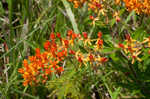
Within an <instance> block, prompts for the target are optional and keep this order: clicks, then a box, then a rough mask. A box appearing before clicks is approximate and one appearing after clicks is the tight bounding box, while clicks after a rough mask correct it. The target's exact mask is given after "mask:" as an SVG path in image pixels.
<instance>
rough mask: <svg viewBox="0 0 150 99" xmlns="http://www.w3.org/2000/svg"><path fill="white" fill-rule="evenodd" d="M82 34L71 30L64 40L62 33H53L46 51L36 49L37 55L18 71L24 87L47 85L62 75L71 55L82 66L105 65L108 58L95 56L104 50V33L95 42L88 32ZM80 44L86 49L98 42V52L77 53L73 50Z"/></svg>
mask: <svg viewBox="0 0 150 99" xmlns="http://www.w3.org/2000/svg"><path fill="white" fill-rule="evenodd" d="M82 34H83V35H80V34H75V33H74V32H73V31H72V30H69V31H68V32H67V36H66V38H62V37H61V34H60V33H57V34H54V33H51V34H50V40H48V41H46V42H45V43H44V49H45V51H44V52H41V51H40V49H39V48H36V50H35V55H34V56H29V57H28V59H24V61H23V67H22V68H19V69H18V72H19V73H21V74H22V76H23V78H24V82H23V85H24V86H27V85H28V84H30V85H32V84H37V83H45V82H46V81H47V80H48V79H49V78H50V76H51V75H52V74H56V75H60V74H61V73H62V72H63V71H64V68H63V66H62V65H63V63H64V61H65V59H67V58H66V57H68V56H70V55H71V56H72V57H73V59H76V60H77V61H78V62H79V64H80V66H81V65H83V63H84V64H85V65H86V64H87V62H98V63H100V64H103V63H105V62H106V61H107V60H108V59H107V58H105V57H100V55H94V52H95V51H97V50H100V49H102V48H103V40H102V39H101V37H102V33H101V32H99V33H98V39H95V40H91V39H89V38H88V34H87V33H86V32H83V33H82ZM75 42H76V43H75ZM79 42H82V43H84V47H85V49H86V48H87V47H88V45H91V42H96V45H95V46H94V47H95V48H96V49H97V50H94V49H95V48H94V49H93V52H92V51H90V53H87V54H83V53H81V51H80V49H79V48H78V49H77V51H75V50H73V48H75V47H77V44H78V43H79ZM92 53H93V54H92Z"/></svg>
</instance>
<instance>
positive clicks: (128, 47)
mask: <svg viewBox="0 0 150 99" xmlns="http://www.w3.org/2000/svg"><path fill="white" fill-rule="evenodd" d="M118 46H119V48H121V49H123V51H124V52H125V54H127V55H128V58H129V59H131V60H132V62H131V63H132V64H133V63H134V62H135V60H138V61H139V62H141V61H142V60H141V59H140V58H139V57H138V56H139V55H140V54H141V53H142V49H143V48H144V49H145V48H150V37H149V38H145V39H144V41H142V42H139V41H137V40H135V39H132V38H131V37H130V35H129V34H127V35H126V40H125V44H121V43H119V44H118Z"/></svg>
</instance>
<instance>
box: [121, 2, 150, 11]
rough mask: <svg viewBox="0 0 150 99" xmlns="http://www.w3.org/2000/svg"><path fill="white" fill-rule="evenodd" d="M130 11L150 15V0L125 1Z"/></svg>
mask: <svg viewBox="0 0 150 99" xmlns="http://www.w3.org/2000/svg"><path fill="white" fill-rule="evenodd" d="M123 1H124V2H125V5H126V8H127V10H128V11H132V10H134V11H135V12H136V13H138V14H140V13H145V14H150V0H123Z"/></svg>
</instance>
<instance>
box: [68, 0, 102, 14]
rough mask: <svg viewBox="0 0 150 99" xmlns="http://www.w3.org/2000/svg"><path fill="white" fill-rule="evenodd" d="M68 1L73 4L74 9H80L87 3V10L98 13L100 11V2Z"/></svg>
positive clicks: (92, 0)
mask: <svg viewBox="0 0 150 99" xmlns="http://www.w3.org/2000/svg"><path fill="white" fill-rule="evenodd" d="M68 1H69V2H73V4H74V7H75V8H78V7H82V5H83V4H84V3H85V2H87V3H88V9H89V10H93V11H95V12H98V11H99V10H100V9H102V4H101V3H100V1H101V0H68Z"/></svg>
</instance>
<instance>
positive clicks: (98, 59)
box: [75, 32, 108, 66]
mask: <svg viewBox="0 0 150 99" xmlns="http://www.w3.org/2000/svg"><path fill="white" fill-rule="evenodd" d="M82 34H83V38H81V39H80V40H83V43H84V48H85V49H86V50H87V51H88V52H89V53H87V54H85V53H82V52H81V51H80V50H79V51H77V52H76V54H75V57H76V59H77V60H78V62H79V63H80V66H82V65H83V64H84V65H85V66H87V63H88V62H90V64H91V65H102V64H103V63H105V62H107V61H108V58H106V57H102V56H101V55H100V54H98V52H99V51H101V50H102V49H103V40H102V39H101V38H102V33H101V32H98V34H97V36H98V38H97V39H92V40H91V39H90V38H89V37H88V34H87V32H83V33H82ZM94 43H95V44H94ZM92 44H94V45H93V49H91V48H90V49H89V48H88V47H89V46H92ZM88 49H89V50H88ZM95 63H96V64H95Z"/></svg>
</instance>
